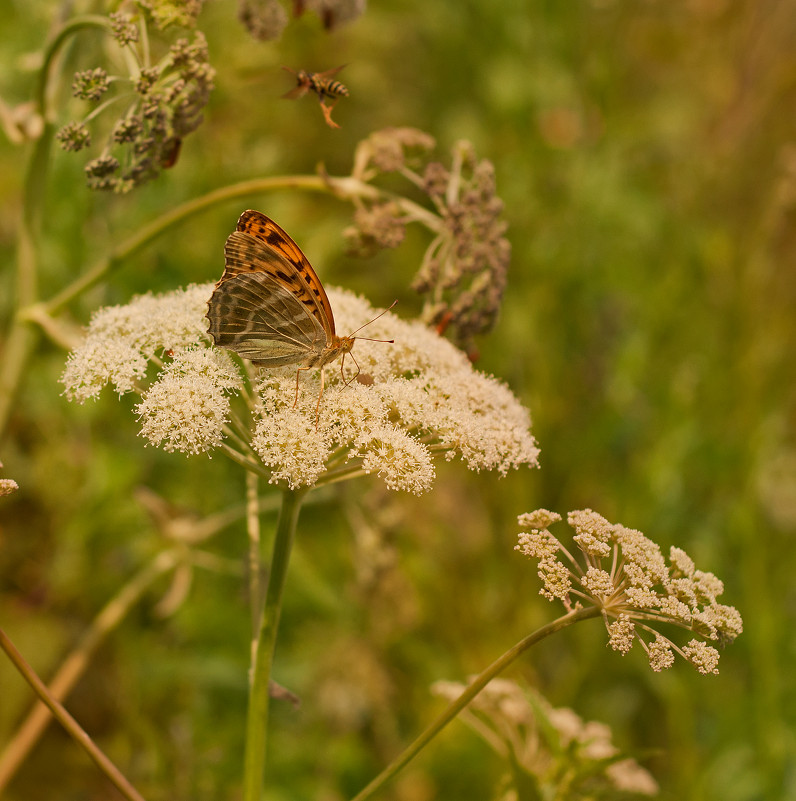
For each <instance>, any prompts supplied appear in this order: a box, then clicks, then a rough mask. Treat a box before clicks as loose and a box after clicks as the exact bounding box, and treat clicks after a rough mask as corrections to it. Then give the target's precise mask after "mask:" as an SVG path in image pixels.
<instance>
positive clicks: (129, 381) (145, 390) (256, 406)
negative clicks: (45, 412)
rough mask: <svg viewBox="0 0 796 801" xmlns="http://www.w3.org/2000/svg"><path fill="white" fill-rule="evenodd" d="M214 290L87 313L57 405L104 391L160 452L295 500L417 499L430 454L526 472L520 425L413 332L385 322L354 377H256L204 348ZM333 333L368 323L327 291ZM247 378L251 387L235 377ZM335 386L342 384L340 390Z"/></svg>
mask: <svg viewBox="0 0 796 801" xmlns="http://www.w3.org/2000/svg"><path fill="white" fill-rule="evenodd" d="M212 291H213V285H212V284H202V285H193V286H189V287H188V288H187V289H184V290H177V291H174V292H170V293H167V294H164V295H157V296H155V295H143V296H139V297H136V298H134V299H133V300H132V301H131V302H130V303H129V304H127V305H125V306H115V307H110V308H105V309H101V310H99V311H98V312H97V313H96V314H95V315H94V317H93V319H92V320H91V323H90V325H89V328H88V334H87V337H86V339H85V340H84V342H83V343H82V344H81V345H80V346H79V347H78V348H76V349H75V350H74V351H73V352H72V353H71V354H70V356H69V359H68V361H67V365H66V369H65V371H64V374H63V376H62V382H63V384H64V386H65V394H66V395H67V397H68V398H70V399H71V400H76V401H79V402H83V401H85V400H86V399H88V398H93V397H96V396H97V395H98V394H99V392H100V391H101V389H102V388H103V386H105V385H106V384H111V385H112V386H113V387H114V388H115V389H116V391H117V392H119V393H120V394H121V393H126V392H137V393H139V394H140V395H141V401H140V403H139V404H138V405H137V406H136V412H137V414H138V419H139V421H140V424H141V435H142V436H143V437H145V438H146V439H147V440H148V441H149V442H150V443H151V444H153V445H156V446H160V447H162V448H164V449H165V450H167V451H175V450H177V451H182V452H184V453H189V454H197V453H206V452H211V451H213V450H215V449H218V448H221V449H222V450H223V451H224V452H226V453H227V454H228V455H230V456H232V457H233V458H234V459H236V461H239V462H241V463H244V464H245V465H246V466H247V467H250V468H251V469H255V470H257V471H260V472H265V473H267V475H268V478H269V481H270V482H272V483H280V484H283V485H286V486H288V487H290V488H291V489H297V488H300V487H309V486H314V485H318V484H323V483H329V482H332V481H338V480H341V479H343V478H348V477H353V476H355V475H360V474H362V473H375V474H376V475H378V476H379V477H380V478H382V480H383V481H384V482H385V484H386V485H387V486H388V487H389V488H391V489H400V490H406V491H409V492H413V493H417V494H420V493H423V492H425V491H427V490H428V489H429V488H430V487H431V485H432V483H433V480H434V462H433V457H434V455H435V454H442V455H443V456H444V457H445V458H446V459H448V460H450V459H454V458H455V457H457V456H458V457H459V458H461V459H462V460H463V461H464V462H465V463H466V464H467V466H468V467H469V468H470V469H471V470H482V469H483V470H497V471H498V472H499V473H501V474H503V475H505V473H506V472H507V471H508V470H509V469H511V468H516V467H519V466H521V465H528V466H536V464H537V457H538V448H537V447H536V443H535V442H534V439H533V437H532V435H531V433H530V415H529V413H528V410H527V409H526V408H525V407H523V406H522V405H521V404H520V403H519V401H518V400H517V399H516V398H515V397H514V395H513V394H512V393H511V391H510V390H509V389H508V388H507V387H506V386H505V385H503V384H502V383H500V382H499V381H497V380H496V379H494V378H492V377H490V376H487V375H484V374H483V373H479V372H478V371H476V370H474V369H473V367H472V365H471V364H470V362H469V361H468V359H467V357H466V356H465V355H464V353H462V352H461V351H459V350H457V349H456V348H455V347H454V346H453V345H451V344H450V343H449V342H447V341H446V340H443V339H442V338H440V337H439V336H437V335H436V334H435V333H434V332H432V331H430V330H429V329H428V328H426V327H425V326H424V325H423V324H421V323H417V322H405V321H402V320H400V319H399V318H398V317H396V316H395V315H393V314H389V313H388V314H385V315H383V316H382V317H381V318H379V319H378V320H377V321H376V322H374V323H373V324H372V325H371V326H369V328H368V334H369V335H370V336H372V337H373V338H374V339H394V340H395V344H394V345H387V346H385V345H384V344H382V343H378V342H369V341H367V340H361V341H359V342H358V343H357V362H358V363H359V366H360V373H359V375H358V376H357V379H356V380H354V381H351V378H352V377H353V375H354V373H355V372H356V369H355V368H354V367H353V365H351V367H350V368H349V365H346V366H345V370H346V373H347V375H346V376H345V380H344V378H343V376H342V375H341V370H340V369H338V367H337V364H338V363H335V364H334V365H332V366H330V367H327V368H326V370H327V373H326V382H327V388H326V390H325V392H324V393H323V396H322V397H321V400H320V406H319V407H318V412H317V430H316V407H317V406H318V382H319V380H320V379H319V374H318V370H307V371H302V372H301V373H300V375H299V381H298V399H297V400H296V370H295V367H293V366H288V367H283V368H275V369H265V370H258V369H256V368H251V367H250V365H248V364H247V363H242V362H240V361H238V360H236V359H234V358H233V357H232V356H231V355H230V354H229V353H228V352H227V351H225V350H220V349H217V348H215V347H213V346H212V345H211V344H210V342H209V338H208V334H207V332H206V327H207V319H206V318H205V313H206V311H207V299H208V298H209V297H210V294H211V293H212ZM328 295H329V299H330V302H331V304H332V306H333V307H334V309H335V316H336V318H337V322H338V326H339V328H340V330H344V331H345V330H348V331H353V330H355V329H356V328H358V327H359V326H360V325H362V324H363V323H364V322H367V321H368V320H369V319H372V318H373V317H374V316H376V313H377V312H376V311H375V310H374V309H373V308H372V307H371V306H370V305H369V304H368V303H367V302H366V301H365V300H363V299H362V298H360V297H357V296H355V295H353V294H351V293H349V292H346V291H344V290H340V289H332V288H329V289H328ZM246 369H251V375H245V370H246ZM345 382H349V383H348V385H347V386H346V385H345Z"/></svg>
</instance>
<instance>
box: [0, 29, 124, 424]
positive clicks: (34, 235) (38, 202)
mask: <svg viewBox="0 0 796 801" xmlns="http://www.w3.org/2000/svg"><path fill="white" fill-rule="evenodd" d="M108 25H109V22H108V20H107V18H105V17H99V16H93V15H87V16H84V17H76V18H75V19H73V20H71V21H70V22H68V23H66V24H65V25H64V26H63V27H62V28H61V30H60V31H59V32H58V33H57V34H56V35H55V37H54V38H53V40H52V41H51V42H50V44H49V45H48V46H47V49H46V51H45V53H44V63H43V64H42V67H41V69H40V70H39V76H38V83H37V87H36V104H37V110H38V112H39V114H41V117H42V120H43V122H44V128H43V129H42V132H41V136H39V138H38V139H37V140H36V141H35V142H34V144H33V152H32V153H31V157H30V162H29V163H28V169H27V172H26V175H25V185H24V190H23V198H22V222H21V224H20V231H19V237H18V244H17V265H16V267H17V270H16V277H17V309H19V310H24V309H27V308H29V307H31V306H33V305H35V304H36V302H37V300H38V275H39V270H38V266H39V265H38V258H37V243H38V241H39V239H40V233H41V220H42V214H43V208H44V199H45V197H46V187H47V179H48V173H49V165H50V152H51V150H52V143H53V138H54V136H55V126H54V125H53V123H52V120H51V117H52V115H51V113H50V112H49V110H48V108H47V98H48V95H49V94H50V73H51V70H52V65H53V62H54V61H55V58H56V56H57V55H58V53H59V52H60V49H61V47H62V46H63V44H64V43H65V42H67V41H68V40H69V38H70V37H71V36H72V35H73V34H74V33H76V32H77V31H79V30H82V29H85V28H89V27H104V28H107V27H108ZM36 340H37V334H36V332H35V330H34V329H33V328H32V327H31V326H30V325H29V323H28V321H27V320H25V319H24V314H20V315H17V316H16V317H15V319H14V321H13V322H12V324H11V326H10V329H9V331H8V334H7V335H6V345H5V350H4V354H3V359H2V368H0V436H2V434H3V432H4V431H5V427H6V424H7V422H8V417H9V415H10V413H11V405H12V401H13V398H14V397H15V395H16V392H17V389H18V387H19V383H20V381H21V379H22V375H23V374H24V371H25V367H26V365H27V364H28V357H29V355H30V353H31V351H32V350H33V347H34V345H35V344H36Z"/></svg>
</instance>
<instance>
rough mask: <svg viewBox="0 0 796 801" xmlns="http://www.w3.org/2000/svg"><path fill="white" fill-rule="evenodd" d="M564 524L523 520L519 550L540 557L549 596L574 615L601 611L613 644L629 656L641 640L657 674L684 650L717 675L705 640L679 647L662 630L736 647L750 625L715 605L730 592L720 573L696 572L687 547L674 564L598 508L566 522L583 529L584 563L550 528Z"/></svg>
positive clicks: (551, 518) (549, 515)
mask: <svg viewBox="0 0 796 801" xmlns="http://www.w3.org/2000/svg"><path fill="white" fill-rule="evenodd" d="M559 520H561V516H560V515H558V514H556V513H554V512H548V511H546V510H544V509H540V510H537V511H536V512H531V513H530V514H524V515H520V517H519V524H520V527H521V528H522V529H524V531H522V533H521V534H520V536H519V544H518V545H517V546H516V550H518V551H520V552H522V553H523V554H525V555H526V556H528V557H530V558H532V559H536V560H538V566H539V567H538V573H539V577H540V578H541V579H542V589H541V590H540V593H541V594H542V595H544V596H545V598H547V599H548V600H550V601H552V600H554V599H556V598H558V599H559V600H560V601H561V602H562V603H563V604H564V606H565V608H566V609H567V611H570V610H572V609H574V608H578V607H581V606H594V607H596V608H597V609H599V610H601V612H602V615H603V619H604V620H605V625H606V627H607V629H608V635H609V636H608V644H609V645H610V646H611V647H612V648H613V649H614V650H617V651H619V652H620V653H622V654H626V653H627V652H628V651H629V650H630V649H631V647H632V646H633V643H634V642H640V643H641V644H642V646H643V648H644V650H645V651H646V653H647V656H648V658H649V662H650V666H651V667H652V669H653V670H655V671H660V670H663V669H665V668H668V667H671V665H672V664H673V662H674V654H675V653H678V654H680V656H682V657H683V658H685V659H686V660H687V661H688V662H690V663H691V664H692V665H693V666H694V667H695V668H696V669H697V670H698V671H699V672H700V673H704V674H708V673H718V670H717V668H716V664H717V663H718V659H719V654H718V651H717V650H716V649H715V648H713V647H712V646H710V645H707V644H706V643H705V642H704V641H703V640H699V639H692V640H690V641H689V642H688V644H687V645H685V646H684V647H682V648H680V647H678V646H677V645H675V644H674V643H673V642H672V641H671V640H670V639H669V638H668V637H665V636H664V635H663V634H661V633H660V632H659V631H658V630H657V628H656V624H659V623H670V624H673V625H675V626H679V627H681V628H685V629H688V630H690V631H693V632H694V633H696V634H697V635H699V636H700V637H703V638H704V639H706V640H711V641H714V642H718V643H721V644H725V643H729V642H732V641H733V640H734V639H735V638H736V637H737V636H738V635H739V634H740V633H741V632H742V631H743V621H742V620H741V616H740V614H739V613H738V610H737V609H735V608H734V607H732V606H725V605H724V604H720V603H718V602H717V601H716V599H717V598H718V596H719V595H721V594H722V592H723V591H724V585H723V584H722V582H721V581H720V580H719V579H718V578H716V576H714V575H713V574H712V573H704V572H702V571H701V570H697V569H696V567H695V566H694V563H693V561H692V560H691V558H690V557H689V556H688V554H686V553H685V551H683V550H682V549H680V548H672V549H671V550H670V554H669V563H668V564H667V562H666V559H665V558H664V556H663V554H662V553H661V550H660V548H659V547H658V545H656V544H655V543H654V542H653V541H652V540H650V539H648V538H647V537H645V536H644V535H643V534H642V533H641V532H640V531H635V530H633V529H629V528H625V527H624V526H622V525H614V524H612V523H609V522H608V521H607V520H606V519H605V518H604V517H601V516H600V515H598V514H597V513H596V512H592V511H591V509H585V510H581V511H576V512H570V513H569V515H568V517H567V521H568V522H569V524H570V526H572V527H573V528H574V529H575V532H576V533H575V536H574V537H573V540H574V542H575V544H576V545H577V547H578V548H579V550H580V559H577V558H575V556H573V555H572V554H571V553H570V552H569V551H568V550H567V548H565V547H564V545H563V544H562V543H561V541H560V540H559V539H557V538H556V537H555V536H554V535H553V534H551V533H550V531H549V530H548V526H550V525H552V524H553V523H556V522H557V521H559ZM643 635H646V636H643Z"/></svg>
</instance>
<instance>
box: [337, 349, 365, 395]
mask: <svg viewBox="0 0 796 801" xmlns="http://www.w3.org/2000/svg"><path fill="white" fill-rule="evenodd" d="M347 355H348V356H350V357H351V358H352V359H353V360H354V364H355V365H356V366H357V371H356V372H355V373H354V375H352V376H351V378H349V379H348V381H346V380H345V373H343V366H344V364H345V357H346V354H343V358H342V359H341V360H340V378H342V379H343V388H345V387H347V386H349V385H350V384H351V382H352V381H356V378H357V376H358V375H359V374H360V373H361V372H362V368H361V367H360V366H359V362H358V361H357V360H356V357H355V356H354V354H353V353H351V351H349V352H348V354H347Z"/></svg>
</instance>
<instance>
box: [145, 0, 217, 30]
mask: <svg viewBox="0 0 796 801" xmlns="http://www.w3.org/2000/svg"><path fill="white" fill-rule="evenodd" d="M136 5H138V7H139V8H140V9H141V10H142V11H143V12H144V13H145V15H146V16H147V17H148V18H149V19H151V20H152V22H153V23H154V24H155V27H156V28H157V29H158V30H159V31H165V30H166V29H167V28H172V27H175V28H193V27H194V26H195V25H196V18H197V17H198V16H199V12H200V11H201V10H202V6H203V5H204V0H136Z"/></svg>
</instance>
